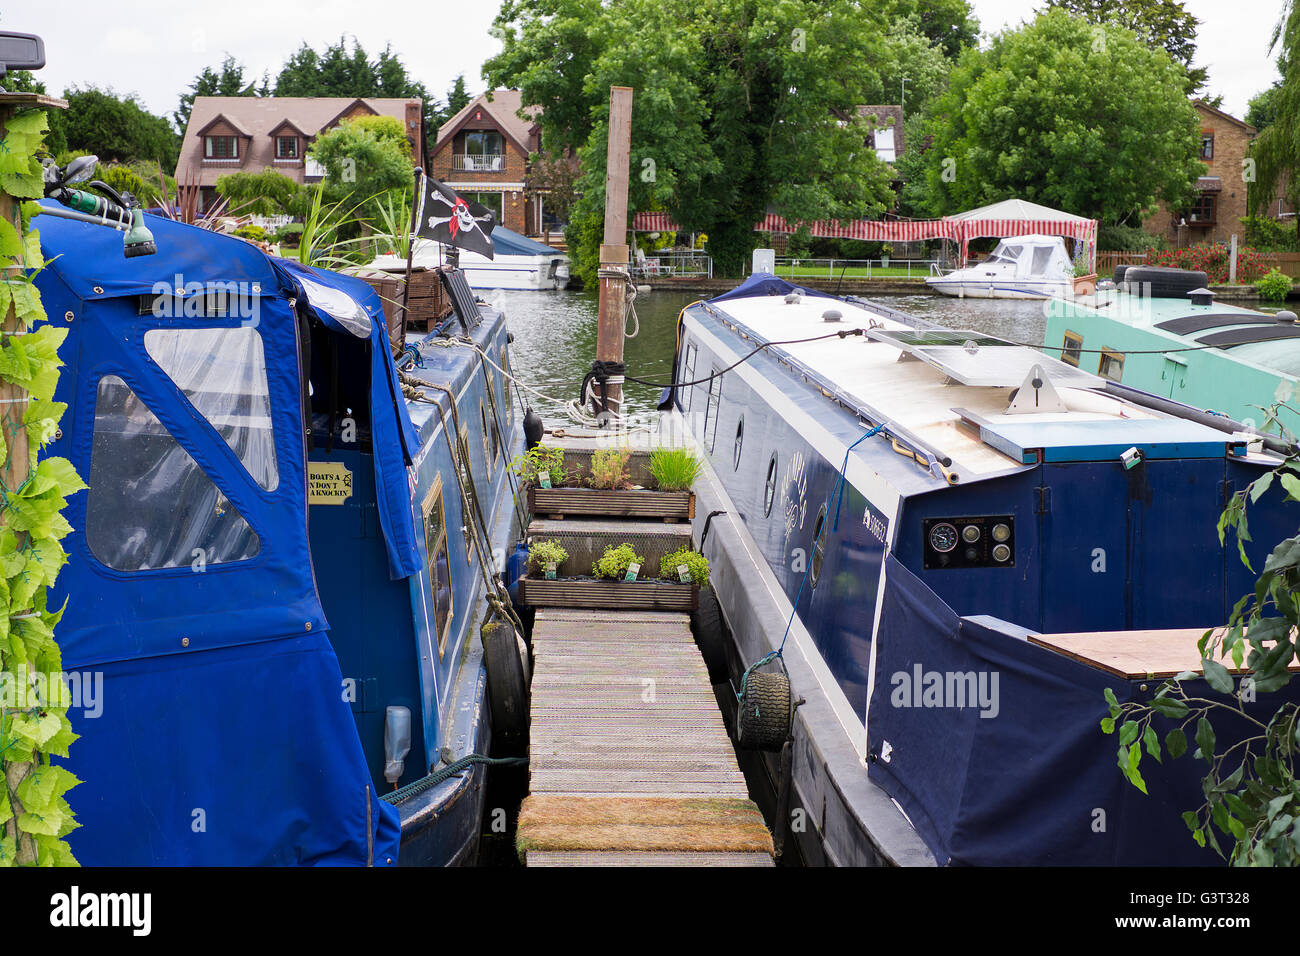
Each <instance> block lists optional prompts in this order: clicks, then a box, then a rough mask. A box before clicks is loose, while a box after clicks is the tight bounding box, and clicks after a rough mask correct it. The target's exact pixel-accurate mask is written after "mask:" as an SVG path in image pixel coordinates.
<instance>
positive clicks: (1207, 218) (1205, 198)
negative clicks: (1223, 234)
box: [1187, 193, 1215, 223]
mask: <svg viewBox="0 0 1300 956" xmlns="http://www.w3.org/2000/svg"><path fill="white" fill-rule="evenodd" d="M1214 200H1215V195H1214V193H1201V194H1200V195H1199V196H1197V197H1196V202H1194V203H1192V208H1191V211H1190V212H1189V213H1188V214H1187V221H1188V222H1205V223H1210V222H1214V211H1215V210H1214V207H1215V201H1214Z"/></svg>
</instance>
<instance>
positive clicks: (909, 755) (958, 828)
mask: <svg viewBox="0 0 1300 956" xmlns="http://www.w3.org/2000/svg"><path fill="white" fill-rule="evenodd" d="M886 582H887V583H886V587H885V598H884V605H883V609H882V612H881V619H880V631H879V636H878V638H877V650H876V654H877V658H876V672H875V673H876V678H875V690H874V693H873V694H872V697H871V700H870V704H869V713H868V724H867V728H868V736H869V746H870V751H871V755H872V761H871V763H870V764H869V774H870V777H871V779H872V780H874V781H875V782H876V783H878V784H879V785H880V786H881V787H882V788H884V789H885V791H886V792H888V793H889V794H890V796H892V797H893V798H894V799H895V800H897V801H898V802H899V804H900V805H901V806H902V808H903V810H904V812H905V813H906V814H907V815H908V818H909V819H910V820H911V821H912V823H913V825H915V827H916V828H917V831H918V832H919V833H920V834H921V836H922V838H923V839H924V840H925V842H926V844H927V845H928V846H929V847H930V850H931V852H933V853H934V856H935V859H936V860H937V861H938V862H939V863H940V864H941V865H943V864H954V865H1025V864H1063V865H1064V864H1068V865H1106V866H1115V865H1207V864H1215V863H1219V862H1221V860H1220V858H1219V857H1218V856H1216V855H1215V854H1214V853H1213V851H1211V850H1208V849H1201V848H1199V847H1198V846H1197V845H1196V844H1195V843H1194V842H1193V840H1192V838H1191V833H1190V832H1189V831H1188V829H1187V827H1186V826H1185V824H1184V823H1183V821H1182V819H1181V814H1182V813H1183V811H1186V810H1194V809H1196V808H1197V807H1199V806H1200V805H1201V802H1202V796H1201V786H1200V778H1201V776H1202V775H1203V774H1204V772H1205V769H1206V764H1205V763H1204V761H1201V760H1197V759H1194V758H1193V757H1192V756H1191V755H1190V754H1188V755H1186V756H1183V757H1181V758H1178V759H1171V758H1169V757H1168V756H1166V757H1165V760H1164V762H1163V763H1157V762H1156V761H1155V759H1154V758H1151V757H1147V758H1145V759H1144V760H1143V762H1142V765H1141V771H1142V775H1143V777H1144V778H1145V781H1146V784H1147V789H1148V793H1147V794H1143V793H1142V792H1141V791H1139V790H1138V789H1136V788H1135V787H1133V786H1132V785H1131V784H1130V783H1129V782H1128V781H1127V780H1126V779H1125V778H1124V777H1123V776H1122V775H1121V773H1120V771H1119V768H1118V767H1117V766H1116V747H1117V745H1118V740H1117V738H1116V737H1115V736H1114V735H1108V734H1105V733H1103V732H1102V731H1101V729H1100V721H1101V719H1102V718H1103V717H1106V716H1107V706H1106V702H1105V699H1104V696H1103V695H1104V691H1105V689H1106V688H1107V687H1109V688H1111V689H1112V690H1113V691H1114V693H1115V696H1116V698H1117V699H1118V700H1119V701H1120V702H1121V703H1124V702H1127V701H1130V700H1141V701H1148V700H1150V699H1151V698H1152V697H1154V695H1155V693H1156V691H1157V690H1158V689H1159V686H1160V681H1159V680H1154V679H1141V680H1128V679H1125V678H1122V677H1119V676H1117V675H1114V674H1111V673H1109V672H1107V671H1103V670H1101V669H1100V668H1096V667H1092V666H1089V665H1086V664H1083V663H1081V662H1079V661H1076V660H1073V659H1071V658H1068V657H1065V656H1063V655H1061V654H1058V653H1056V652H1054V651H1051V650H1049V649H1047V648H1044V647H1041V646H1039V645H1037V644H1034V643H1032V642H1030V641H1029V640H1027V639H1026V637H1025V635H1024V634H1023V633H1021V632H1018V631H1017V629H1016V628H1014V627H1012V626H1009V625H1003V624H1002V622H997V621H995V620H993V619H987V618H986V619H971V618H961V617H958V616H957V615H956V614H955V613H954V612H953V611H952V610H951V609H949V608H948V607H947V606H946V605H945V604H944V603H943V602H942V601H941V600H940V599H939V597H938V596H937V595H936V594H934V592H933V591H931V590H929V588H927V587H926V586H925V585H924V584H923V583H921V581H920V580H919V579H918V578H916V576H915V575H913V574H912V573H911V572H909V571H908V570H907V569H906V568H905V567H904V566H903V565H902V564H900V563H899V562H898V561H897V560H896V559H894V558H893V557H890V558H888V559H887V562H886ZM940 688H942V689H940ZM971 688H973V689H974V693H971V692H970V689H971ZM1144 688H1145V689H1144ZM1190 690H1191V691H1192V693H1194V694H1196V695H1199V696H1209V695H1212V694H1213V692H1212V691H1210V690H1209V689H1208V687H1206V685H1205V684H1204V683H1203V682H1196V683H1195V684H1193V685H1191V688H1190ZM1291 693H1292V694H1294V691H1291ZM962 697H964V698H965V699H962V700H959V699H958V698H962ZM1288 699H1289V698H1288ZM1281 702H1282V701H1281V700H1280V699H1279V696H1278V695H1262V696H1261V699H1260V701H1259V702H1258V703H1257V704H1256V705H1254V706H1255V707H1257V708H1258V709H1259V711H1260V712H1261V713H1264V712H1266V713H1267V714H1271V713H1272V712H1273V710H1275V709H1276V707H1277V706H1278V705H1279V704H1280V703H1281ZM985 714H987V715H988V716H982V715H985ZM1257 716H1258V715H1257ZM1214 723H1215V728H1216V731H1217V733H1218V738H1219V741H1220V748H1223V747H1226V746H1230V745H1231V744H1232V743H1234V742H1236V741H1237V740H1240V739H1242V737H1244V736H1246V735H1247V728H1248V725H1247V724H1246V723H1245V722H1244V721H1240V720H1238V719H1235V718H1231V719H1230V718H1226V717H1221V716H1215V717H1214ZM1172 726H1173V724H1172V723H1170V722H1167V721H1165V720H1164V719H1163V718H1160V719H1158V720H1157V721H1156V722H1155V727H1156V730H1157V731H1158V733H1159V734H1160V737H1161V739H1162V740H1163V738H1164V735H1165V733H1167V732H1168V730H1169V729H1170V728H1171V727H1172Z"/></svg>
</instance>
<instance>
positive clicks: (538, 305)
mask: <svg viewBox="0 0 1300 956" xmlns="http://www.w3.org/2000/svg"><path fill="white" fill-rule="evenodd" d="M487 298H488V299H489V300H490V301H491V302H492V303H493V304H494V305H498V306H499V307H500V308H502V309H504V310H505V312H506V316H507V318H508V319H509V322H510V330H511V332H513V333H514V336H515V341H514V345H513V346H512V347H511V360H512V362H513V364H514V372H515V375H516V376H517V377H518V378H519V379H520V380H522V381H523V382H524V383H526V384H527V385H529V386H531V387H533V388H535V389H537V390H538V391H539V392H542V393H545V395H546V397H545V398H543V397H541V396H539V395H537V394H529V395H527V399H528V403H529V404H531V405H532V406H533V407H534V408H535V409H537V412H538V414H540V415H541V416H542V418H543V419H544V420H545V422H546V424H547V425H548V426H556V427H559V426H563V425H567V424H571V422H570V421H569V419H568V417H567V415H566V414H565V411H564V408H565V405H567V404H568V403H569V402H570V401H572V400H573V399H575V398H577V396H578V388H579V386H580V385H581V384H582V378H583V376H584V375H585V374H586V373H587V370H588V369H590V368H591V362H592V360H593V359H594V358H595V357H596V317H597V295H596V292H595V291H590V292H586V291H584V292H569V291H565V292H507V291H494V292H491V293H488V294H487ZM697 298H699V297H698V296H695V295H690V294H688V293H682V292H665V291H655V292H647V293H642V294H640V295H638V296H637V298H636V302H635V303H634V306H635V310H636V317H637V320H638V323H639V326H640V327H639V329H638V328H636V326H635V325H634V323H633V321H632V319H631V318H629V320H628V331H629V332H636V334H635V335H634V336H632V337H631V338H628V339H627V340H626V341H625V342H624V350H623V352H624V355H623V358H624V362H625V363H626V364H627V370H628V374H629V375H635V376H636V377H637V378H642V379H645V380H646V381H650V382H667V381H669V379H670V378H671V376H672V363H673V348H674V344H675V343H674V338H675V328H676V323H677V316H678V313H680V312H681V310H682V309H683V308H684V307H685V306H687V305H689V304H690V303H691V302H694V301H695V300H696V299H697ZM880 303H881V304H882V305H885V306H888V307H890V308H893V309H898V310H900V311H903V312H909V313H912V314H913V315H917V316H919V317H921V318H924V319H928V320H929V321H931V322H935V323H937V324H939V325H945V326H948V327H949V328H957V329H974V330H976V331H978V332H983V333H986V334H990V335H997V336H1000V337H1002V338H1005V339H1010V340H1012V341H1014V342H1026V343H1031V344H1033V345H1041V344H1042V342H1043V332H1044V329H1045V327H1046V324H1047V320H1046V319H1045V317H1044V315H1043V307H1044V303H1043V302H1034V301H1028V300H1017V299H955V298H951V297H948V296H939V295H903V296H882V297H881V298H880ZM659 391H660V390H659V389H658V388H656V387H653V386H646V385H640V384H637V383H634V382H629V383H628V384H627V386H626V395H625V402H624V407H625V411H626V412H627V414H628V417H629V419H631V420H632V421H633V422H635V421H642V420H649V419H650V418H652V417H653V415H654V408H655V404H656V402H657V401H658V398H659Z"/></svg>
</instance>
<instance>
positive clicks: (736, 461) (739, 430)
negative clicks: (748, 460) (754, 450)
mask: <svg viewBox="0 0 1300 956" xmlns="http://www.w3.org/2000/svg"><path fill="white" fill-rule="evenodd" d="M744 444H745V416H744V415H741V416H740V421H738V422H736V448H735V452H734V453H733V455H732V461H731V467H732V469H733V470H735V471H740V449H741V447H742V446H743V445H744Z"/></svg>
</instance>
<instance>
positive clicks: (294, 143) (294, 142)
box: [275, 136, 298, 159]
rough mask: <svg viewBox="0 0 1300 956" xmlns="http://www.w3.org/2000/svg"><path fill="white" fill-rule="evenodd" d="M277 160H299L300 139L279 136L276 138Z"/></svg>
mask: <svg viewBox="0 0 1300 956" xmlns="http://www.w3.org/2000/svg"><path fill="white" fill-rule="evenodd" d="M275 158H276V159H297V158H298V137H297V136H277V137H276V138H275Z"/></svg>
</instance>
